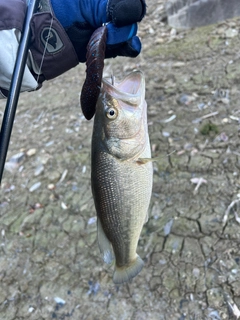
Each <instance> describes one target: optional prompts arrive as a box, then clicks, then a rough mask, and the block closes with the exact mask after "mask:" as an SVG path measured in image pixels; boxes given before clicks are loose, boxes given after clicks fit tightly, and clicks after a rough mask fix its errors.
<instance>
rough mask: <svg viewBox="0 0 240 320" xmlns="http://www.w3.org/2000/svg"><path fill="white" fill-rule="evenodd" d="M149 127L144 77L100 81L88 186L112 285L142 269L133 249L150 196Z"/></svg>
mask: <svg viewBox="0 0 240 320" xmlns="http://www.w3.org/2000/svg"><path fill="white" fill-rule="evenodd" d="M141 159H151V148H150V141H149V135H148V125H147V103H146V101H145V78H144V74H143V73H142V72H141V71H134V72H132V73H130V74H129V75H127V76H126V77H125V78H124V79H123V80H122V81H120V82H116V80H115V78H113V77H112V79H111V80H108V79H105V78H103V79H102V87H101V91H100V95H99V98H98V101H97V104H96V113H95V117H94V124H93V133H92V149H91V185H92V194H93V199H94V203H95V208H96V212H97V237H98V244H99V248H100V253H101V255H102V258H103V260H104V262H105V263H107V264H112V263H113V262H115V269H114V273H113V282H114V283H115V284H122V283H125V282H129V281H130V280H131V279H132V278H134V277H135V276H136V275H137V274H138V273H139V272H140V271H141V270H142V268H143V265H144V262H143V260H142V259H141V258H140V256H139V255H138V254H137V246H138V241H139V238H140V234H141V231H142V228H143V225H144V223H146V222H147V220H148V207H149V204H150V199H151V194H152V179H153V166H152V161H145V160H144V161H142V160H141Z"/></svg>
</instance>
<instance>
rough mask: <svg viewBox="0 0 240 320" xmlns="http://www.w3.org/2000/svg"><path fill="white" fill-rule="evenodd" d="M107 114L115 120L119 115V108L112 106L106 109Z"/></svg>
mask: <svg viewBox="0 0 240 320" xmlns="http://www.w3.org/2000/svg"><path fill="white" fill-rule="evenodd" d="M106 116H107V117H108V119H111V120H114V119H116V118H117V116H118V112H117V109H115V108H113V107H110V108H108V109H107V110H106Z"/></svg>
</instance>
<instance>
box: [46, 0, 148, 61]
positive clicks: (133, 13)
mask: <svg viewBox="0 0 240 320" xmlns="http://www.w3.org/2000/svg"><path fill="white" fill-rule="evenodd" d="M51 3H52V7H53V10H54V13H55V15H56V17H57V19H58V20H59V22H60V23H61V24H62V26H63V27H64V28H65V30H66V32H67V34H68V36H69V38H70V40H71V42H72V43H73V46H74V48H75V50H76V52H77V55H78V59H79V61H80V62H85V61H86V47H87V44H88V41H89V39H90V37H91V35H92V33H93V31H94V30H95V29H97V28H99V27H101V26H102V25H103V24H104V23H107V29H108V35H107V47H106V56H105V58H111V57H116V56H128V57H136V56H137V55H138V54H139V53H140V51H141V42H140V39H139V38H138V37H137V36H136V34H137V22H140V21H141V20H142V18H143V17H144V15H145V13H146V4H145V0H51Z"/></svg>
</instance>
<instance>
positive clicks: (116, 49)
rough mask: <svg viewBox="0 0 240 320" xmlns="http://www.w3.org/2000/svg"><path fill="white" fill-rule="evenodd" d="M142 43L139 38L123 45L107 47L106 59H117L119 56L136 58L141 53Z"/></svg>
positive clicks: (134, 38)
mask: <svg viewBox="0 0 240 320" xmlns="http://www.w3.org/2000/svg"><path fill="white" fill-rule="evenodd" d="M141 48H142V46H141V41H140V39H139V38H138V37H137V36H134V37H133V38H132V39H130V40H128V41H125V42H123V43H118V44H115V45H107V47H106V52H105V59H108V58H115V57H117V56H124V57H130V58H135V57H137V56H138V55H139V53H140V52H141Z"/></svg>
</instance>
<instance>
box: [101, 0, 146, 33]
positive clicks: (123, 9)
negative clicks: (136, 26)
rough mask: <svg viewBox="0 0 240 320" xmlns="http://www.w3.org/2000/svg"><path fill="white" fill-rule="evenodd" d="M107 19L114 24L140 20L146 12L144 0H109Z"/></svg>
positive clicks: (121, 24)
mask: <svg viewBox="0 0 240 320" xmlns="http://www.w3.org/2000/svg"><path fill="white" fill-rule="evenodd" d="M107 12H108V19H109V20H110V21H112V22H113V23H114V24H115V25H116V26H118V27H120V26H126V25H128V24H133V23H135V22H139V21H141V20H142V18H143V17H144V15H145V13H146V3H145V0H132V1H129V0H109V3H108V7H107Z"/></svg>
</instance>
